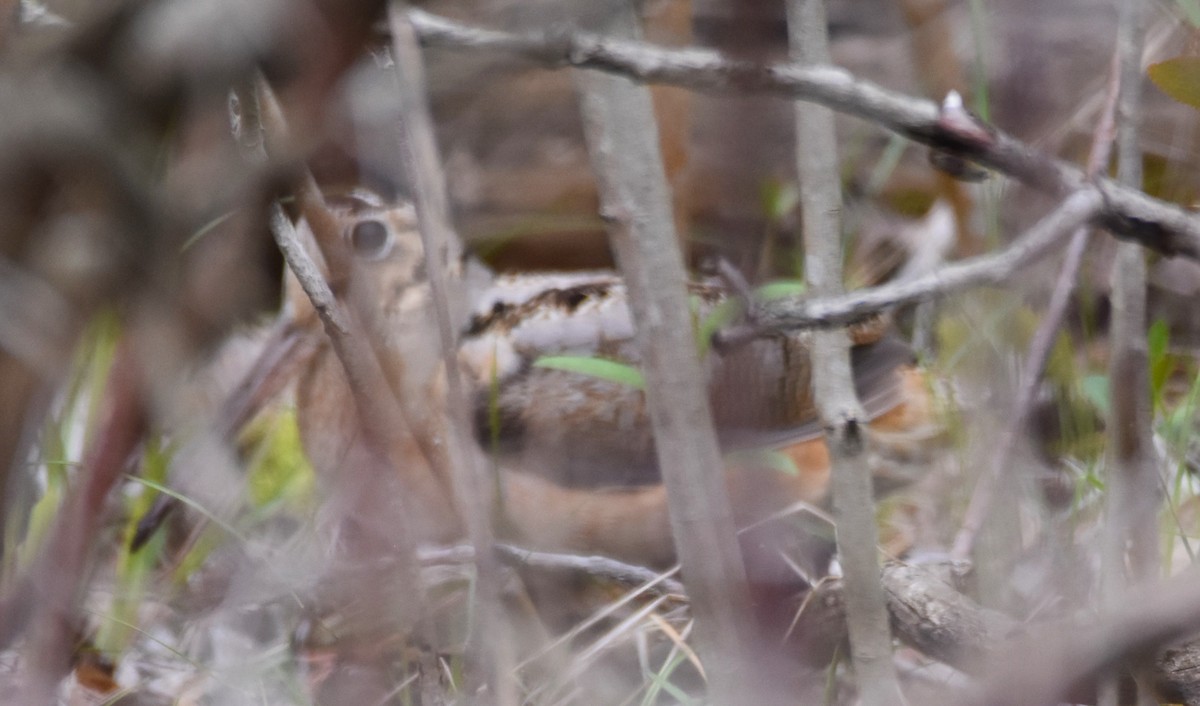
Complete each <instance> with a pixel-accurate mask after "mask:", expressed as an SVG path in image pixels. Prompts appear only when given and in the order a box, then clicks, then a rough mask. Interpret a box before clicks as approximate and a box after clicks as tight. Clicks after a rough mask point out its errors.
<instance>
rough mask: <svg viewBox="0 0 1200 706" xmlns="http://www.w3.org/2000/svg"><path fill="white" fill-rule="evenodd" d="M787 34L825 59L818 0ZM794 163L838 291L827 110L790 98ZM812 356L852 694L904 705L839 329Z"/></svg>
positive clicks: (813, 237)
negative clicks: (826, 452) (852, 676)
mask: <svg viewBox="0 0 1200 706" xmlns="http://www.w3.org/2000/svg"><path fill="white" fill-rule="evenodd" d="M788 34H789V39H790V42H791V51H792V57H793V58H794V59H795V60H796V61H797V62H798V63H799V64H801V65H802V66H819V65H827V64H829V63H831V62H830V57H829V37H828V34H827V20H826V17H825V5H824V0H789V2H788ZM796 164H797V172H798V173H799V175H800V207H801V211H802V213H803V226H804V251H805V258H804V273H805V280H806V281H807V282H808V286H809V289H810V291H811V292H812V294H813V295H814V296H816V297H829V296H837V295H840V294H842V293H843V292H844V287H843V284H842V278H843V272H842V239H841V218H840V213H841V208H842V194H841V183H840V180H839V179H838V173H839V172H838V163H837V136H836V134H835V131H834V123H833V112H832V111H831V110H830V109H828V108H826V107H823V106H818V105H814V104H810V103H799V104H797V106H796ZM812 360H813V375H812V379H813V388H814V390H813V392H814V397H815V400H816V403H817V408H818V410H819V411H820V414H821V418H822V421H823V422H824V424H825V427H826V428H827V429H828V430H829V433H828V442H827V443H828V444H829V455H830V467H831V469H830V473H831V476H832V478H833V507H834V515H835V517H836V520H837V548H838V556H839V557H840V559H841V562H842V568H843V571H844V572H845V579H844V584H845V597H846V624H847V630H848V632H849V637H850V658H851V662H852V664H853V665H854V673H855V676H856V678H857V682H858V689H859V693H860V695H861V698H862V703H864V704H866V705H867V706H885V705H886V706H893V705H895V704H902V703H904V696H903V694H901V692H900V686H899V683H898V682H897V678H896V670H895V666H894V665H893V663H892V636H891V631H890V629H889V624H888V613H887V607H886V605H885V602H884V592H883V584H882V583H881V581H880V566H879V557H878V553H877V549H876V546H877V545H878V540H879V537H878V534H879V533H878V529H877V528H876V526H875V506H874V502H873V501H872V497H871V473H870V469H869V468H868V465H867V458H866V452H865V446H864V441H863V439H862V434H863V429H862V425H863V424H864V416H863V411H862V407H861V405H860V404H859V401H858V399H857V396H856V395H855V392H854V382H853V375H852V373H851V369H850V339H849V336H848V335H847V333H846V331H845V330H840V329H835V330H832V331H820V332H814V334H813V346H812Z"/></svg>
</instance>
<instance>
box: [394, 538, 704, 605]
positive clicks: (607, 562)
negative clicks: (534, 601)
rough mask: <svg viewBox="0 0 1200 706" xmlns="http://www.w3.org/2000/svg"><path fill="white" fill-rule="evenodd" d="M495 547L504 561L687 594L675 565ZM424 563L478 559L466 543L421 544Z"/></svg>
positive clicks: (509, 563) (420, 552) (497, 545)
mask: <svg viewBox="0 0 1200 706" xmlns="http://www.w3.org/2000/svg"><path fill="white" fill-rule="evenodd" d="M492 549H493V550H494V551H495V552H496V555H497V556H499V557H500V559H501V560H502V561H504V563H505V564H508V565H509V566H513V567H518V566H531V567H533V568H536V569H547V570H551V571H579V572H582V573H585V574H588V575H589V576H595V577H597V578H602V579H607V580H609V581H616V582H618V583H624V584H630V585H634V586H637V585H641V584H650V583H653V584H654V590H655V591H657V592H659V593H671V594H675V595H678V596H686V595H687V593H686V591H685V589H684V587H683V584H682V583H681V582H679V581H677V580H675V579H672V578H670V576H671V575H672V574H674V573H676V572H678V571H679V567H678V566H675V567H672V568H670V569H667V570H666V571H657V570H655V569H650V568H647V567H645V566H638V565H637V564H630V563H628V562H624V561H620V560H618V559H613V558H612V557H607V556H598V555H595V554H592V555H583V554H563V553H561V552H542V551H537V550H535V549H526V548H525V547H518V546H515V545H512V544H499V543H497V544H494V545H492ZM417 555H418V558H419V559H420V560H421V563H422V564H423V565H426V566H428V565H432V564H446V563H467V562H472V561H474V560H475V549H474V548H473V547H471V546H470V545H467V544H461V545H458V546H454V547H422V548H421V549H419V550H418V551H417Z"/></svg>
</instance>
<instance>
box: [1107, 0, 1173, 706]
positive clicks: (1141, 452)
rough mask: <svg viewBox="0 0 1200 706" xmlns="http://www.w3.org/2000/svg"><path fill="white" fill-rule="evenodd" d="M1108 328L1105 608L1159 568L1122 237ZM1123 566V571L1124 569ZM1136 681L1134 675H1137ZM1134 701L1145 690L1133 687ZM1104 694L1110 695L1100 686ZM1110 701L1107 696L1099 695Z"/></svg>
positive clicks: (1134, 148)
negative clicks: (1136, 692)
mask: <svg viewBox="0 0 1200 706" xmlns="http://www.w3.org/2000/svg"><path fill="white" fill-rule="evenodd" d="M1144 4H1145V3H1144V2H1143V0H1125V1H1124V2H1123V3H1122V4H1121V7H1120V19H1119V24H1118V29H1117V53H1118V55H1119V56H1120V62H1121V87H1120V93H1119V96H1118V99H1117V157H1118V164H1117V181H1118V182H1119V183H1120V184H1122V185H1124V186H1127V187H1130V188H1138V189H1140V188H1141V185H1142V150H1141V143H1140V136H1139V128H1140V124H1141V115H1142V114H1141V102H1142V68H1141V59H1142V41H1143V26H1144V22H1145V19H1144V12H1143V5H1144ZM1111 296H1112V329H1111V331H1110V334H1109V346H1110V351H1109V368H1108V375H1109V394H1110V396H1111V398H1110V404H1109V419H1108V425H1107V426H1108V429H1109V436H1108V444H1107V449H1106V452H1105V466H1106V469H1107V479H1108V482H1107V491H1108V492H1107V495H1106V496H1105V504H1106V507H1105V509H1106V515H1107V522H1106V523H1105V525H1104V535H1103V540H1104V541H1103V546H1104V553H1103V576H1102V581H1103V595H1104V602H1105V608H1106V611H1107V610H1111V609H1113V608H1115V607H1117V606H1120V605H1121V603H1122V602H1123V601H1124V597H1125V596H1126V595H1128V592H1129V590H1130V589H1129V587H1130V584H1133V583H1141V582H1145V581H1149V580H1151V579H1152V578H1153V577H1154V576H1155V574H1157V572H1158V569H1159V557H1158V541H1157V537H1158V510H1159V506H1160V504H1161V485H1160V483H1159V479H1158V468H1157V463H1156V461H1155V453H1154V447H1153V431H1152V429H1151V421H1152V419H1151V418H1152V412H1151V400H1150V381H1149V358H1148V344H1147V340H1146V256H1145V253H1144V251H1143V249H1142V248H1141V247H1139V246H1138V245H1136V244H1133V243H1125V242H1122V243H1120V244H1119V245H1118V246H1117V256H1116V259H1115V261H1114V263H1113V271H1112V295H1111ZM1127 571H1128V573H1127ZM1139 681H1140V680H1139ZM1138 692H1139V694H1138V702H1139V703H1145V702H1148V700H1149V699H1150V696H1149V695H1148V694H1147V693H1146V692H1145V690H1144V689H1141V688H1139V689H1138ZM1105 696H1106V697H1113V696H1115V695H1114V694H1112V693H1106V694H1105ZM1104 702H1110V703H1115V702H1116V699H1115V698H1111V699H1110V698H1106V699H1104V700H1103V701H1102V703H1104Z"/></svg>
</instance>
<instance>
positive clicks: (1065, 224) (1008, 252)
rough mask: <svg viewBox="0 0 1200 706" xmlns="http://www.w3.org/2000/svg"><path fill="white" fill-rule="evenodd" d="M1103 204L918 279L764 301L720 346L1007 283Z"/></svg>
mask: <svg viewBox="0 0 1200 706" xmlns="http://www.w3.org/2000/svg"><path fill="white" fill-rule="evenodd" d="M1102 206H1103V203H1102V201H1101V198H1100V196H1099V195H1098V194H1097V193H1096V192H1095V191H1092V190H1083V191H1079V192H1077V193H1075V194H1072V195H1071V197H1070V198H1068V199H1067V200H1066V201H1064V202H1063V203H1062V204H1061V205H1060V206H1059V207H1058V208H1056V209H1055V210H1053V211H1051V212H1050V214H1049V215H1047V216H1046V217H1045V218H1043V219H1042V220H1040V221H1038V222H1037V223H1036V224H1035V225H1034V226H1033V227H1032V228H1030V229H1029V230H1028V231H1026V233H1025V234H1024V235H1022V236H1021V237H1020V238H1018V239H1017V240H1015V241H1014V242H1013V243H1012V245H1010V246H1008V247H1007V248H1005V249H1004V250H1001V251H999V252H996V253H992V254H989V255H980V256H979V257H975V258H971V259H969V260H963V261H960V262H958V263H955V264H953V265H947V266H945V267H942V268H940V269H938V270H936V271H934V272H931V273H929V274H927V275H925V276H923V277H918V278H916V279H912V280H906V281H904V282H895V283H891V284H885V285H882V286H879V287H871V288H869V289H860V290H858V291H855V292H851V293H849V294H844V295H840V296H835V297H828V298H822V299H810V300H807V301H786V302H785V301H782V300H781V301H772V302H763V303H761V304H760V306H759V309H758V310H757V311H756V313H755V321H754V322H752V323H750V324H748V325H744V326H739V327H733V328H730V329H727V330H725V331H721V332H719V333H718V334H717V336H716V338H715V341H714V342H715V343H716V344H717V345H719V346H725V347H728V346H736V345H739V344H741V343H744V342H746V341H748V340H751V339H753V338H755V337H756V336H758V335H760V334H762V333H763V332H766V331H769V330H786V329H798V328H822V327H832V326H842V325H845V324H849V323H853V322H855V321H860V320H862V319H864V318H866V317H867V316H870V315H871V314H873V313H875V312H878V311H881V310H883V309H887V308H889V307H893V306H898V305H902V304H912V303H914V302H918V301H922V300H924V299H929V298H931V297H940V296H946V295H948V294H953V293H954V292H958V291H962V290H964V289H968V288H971V287H979V286H987V285H996V284H1001V283H1003V282H1005V281H1007V280H1009V279H1010V278H1011V277H1013V276H1014V275H1015V274H1016V273H1017V272H1020V271H1021V269H1022V268H1024V267H1026V266H1028V265H1029V264H1030V263H1031V262H1034V261H1035V260H1037V259H1038V258H1040V257H1042V256H1043V255H1045V254H1046V253H1048V252H1050V251H1051V250H1052V249H1053V248H1054V247H1055V246H1056V245H1060V244H1061V243H1062V242H1063V237H1064V236H1065V235H1066V234H1068V233H1071V232H1072V231H1074V230H1075V229H1076V228H1079V227H1080V226H1083V225H1085V224H1086V223H1088V222H1089V221H1091V220H1093V219H1094V218H1095V217H1096V216H1097V214H1099V213H1100V212H1101V210H1102Z"/></svg>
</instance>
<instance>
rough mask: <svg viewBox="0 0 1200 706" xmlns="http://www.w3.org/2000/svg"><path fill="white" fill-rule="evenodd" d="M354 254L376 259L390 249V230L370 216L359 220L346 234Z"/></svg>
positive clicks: (391, 240)
mask: <svg viewBox="0 0 1200 706" xmlns="http://www.w3.org/2000/svg"><path fill="white" fill-rule="evenodd" d="M347 238H348V239H349V240H350V247H352V248H354V254H356V255H358V256H359V257H362V258H365V259H367V260H378V259H380V258H382V257H384V256H385V255H387V254H388V252H390V251H391V249H392V242H393V239H392V232H391V230H389V229H388V227H387V226H386V225H384V224H383V222H382V221H378V220H375V219H374V218H370V219H367V220H363V221H359V222H358V223H355V224H354V226H353V227H351V228H350V232H349V233H348V234H347Z"/></svg>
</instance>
